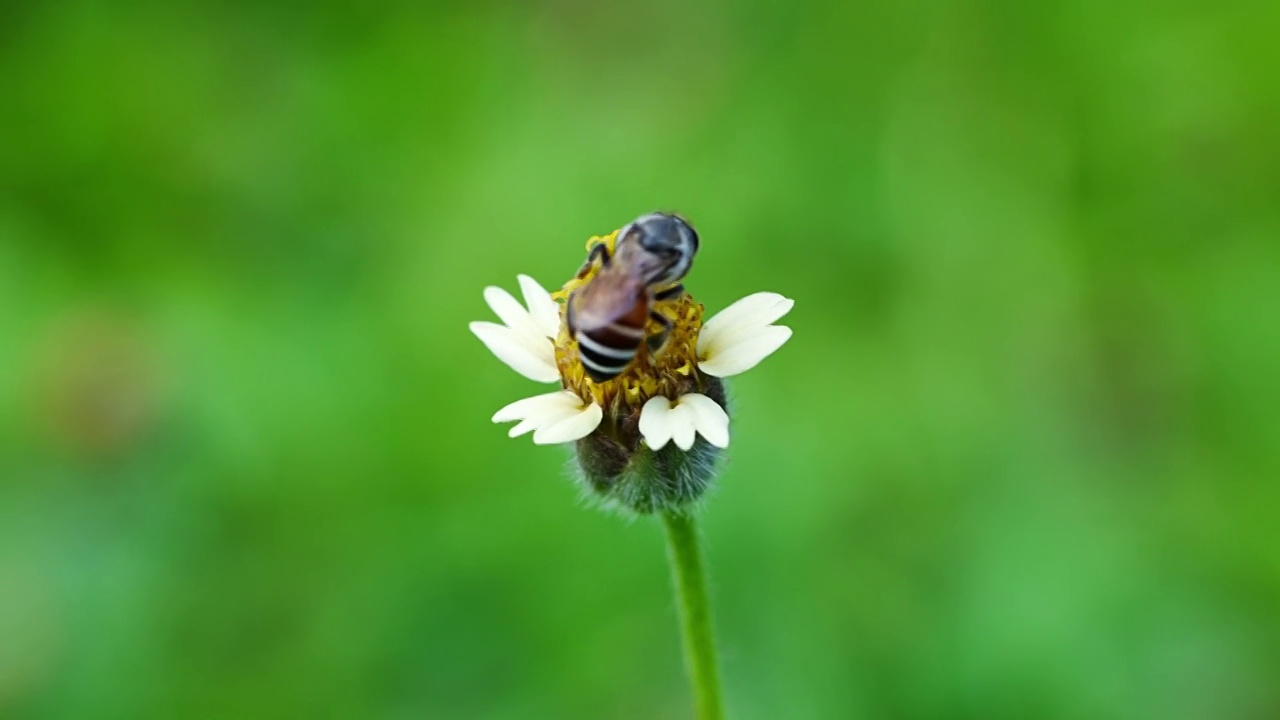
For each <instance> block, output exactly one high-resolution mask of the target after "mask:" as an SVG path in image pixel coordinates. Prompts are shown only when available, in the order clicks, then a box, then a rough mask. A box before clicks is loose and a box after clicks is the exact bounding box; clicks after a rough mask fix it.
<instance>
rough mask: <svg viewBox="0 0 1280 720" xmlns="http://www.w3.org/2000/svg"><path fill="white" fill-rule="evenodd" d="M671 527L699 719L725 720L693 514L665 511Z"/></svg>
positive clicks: (674, 572) (688, 664)
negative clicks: (722, 719)
mask: <svg viewBox="0 0 1280 720" xmlns="http://www.w3.org/2000/svg"><path fill="white" fill-rule="evenodd" d="M662 522H663V525H665V526H666V530H667V556H668V557H669V558H671V575H672V577H673V578H674V580H675V585H676V602H677V603H678V604H679V606H680V624H681V629H682V630H683V632H684V664H685V669H686V670H688V671H689V681H690V682H691V683H692V684H693V698H694V702H695V704H696V705H697V709H698V718H699V720H721V718H723V717H724V701H723V700H722V699H721V695H720V668H719V666H718V665H717V662H716V643H715V638H714V633H713V631H712V627H711V601H710V599H709V598H708V596H707V574H706V571H705V570H704V569H703V561H702V552H701V551H700V550H699V548H698V531H697V527H696V525H695V523H694V519H693V515H691V514H688V515H686V514H684V513H681V512H680V511H678V510H676V511H667V512H664V513H663V514H662Z"/></svg>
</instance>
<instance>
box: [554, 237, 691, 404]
mask: <svg viewBox="0 0 1280 720" xmlns="http://www.w3.org/2000/svg"><path fill="white" fill-rule="evenodd" d="M617 235H618V233H617V232H616V231H615V232H613V233H610V234H608V235H602V236H595V237H592V238H591V239H590V240H588V241H587V250H588V251H589V250H590V249H591V248H592V247H594V246H595V245H597V244H600V243H604V244H605V245H606V246H607V247H608V249H609V251H610V252H612V251H613V246H614V243H615V242H616V241H617ZM599 270H600V267H599V263H596V264H595V265H592V266H590V267H587V268H584V270H583V271H582V272H580V273H579V274H578V275H577V276H576V277H574V278H572V279H570V280H569V281H568V282H566V283H565V284H564V287H562V288H561V289H560V290H559V291H557V292H554V293H552V294H551V296H552V298H554V299H556V300H557V301H560V333H559V335H558V336H557V337H556V340H555V348H556V366H557V368H558V369H559V370H560V378H561V383H562V385H563V386H564V388H565V389H566V390H571V391H573V392H575V393H577V395H578V396H579V397H582V398H591V399H593V400H595V402H596V403H597V404H599V405H600V407H601V408H602V409H603V410H604V413H605V417H606V418H614V419H617V418H625V417H628V416H630V415H632V414H633V413H638V412H639V410H640V408H641V407H642V406H643V405H644V404H645V402H646V401H648V400H649V399H650V398H652V397H655V396H658V395H662V396H665V397H669V398H676V397H680V396H681V395H684V394H687V393H691V392H702V391H703V390H704V389H705V388H703V387H702V385H703V384H704V383H705V382H706V379H705V378H704V377H702V375H701V373H699V372H698V370H697V368H698V355H697V347H698V332H699V331H700V330H701V329H702V314H703V310H704V308H703V306H702V304H701V303H699V302H696V301H695V300H694V299H693V297H692V296H690V295H689V293H688V292H685V293H684V294H682V295H681V296H679V297H677V298H673V299H670V300H662V301H658V302H655V303H653V304H652V305H651V306H650V309H652V310H654V311H656V312H658V313H659V314H660V315H663V316H664V317H666V318H667V319H669V320H670V321H671V333H670V335H668V337H667V341H666V342H665V343H664V344H663V345H662V347H660V348H657V350H656V351H651V350H650V349H649V347H648V343H641V345H640V349H639V351H638V352H637V353H636V357H635V359H634V360H633V361H632V362H631V365H630V366H629V367H628V368H627V369H626V370H625V371H624V372H623V373H622V374H621V375H619V376H617V377H615V378H612V379H610V380H607V381H604V382H600V383H597V382H593V381H592V380H591V378H590V377H588V376H587V372H586V368H584V367H583V366H582V361H581V359H580V358H579V354H578V343H577V341H576V340H575V339H574V338H573V336H572V335H570V334H569V328H568V323H567V322H565V313H566V309H567V304H566V303H567V300H568V298H569V294H570V293H572V292H573V291H574V290H576V289H577V288H579V287H581V286H583V285H585V284H586V283H588V282H590V280H591V278H593V277H595V275H596V273H597V272H599ZM645 330H646V335H647V336H648V337H653V336H655V335H658V334H659V333H660V332H661V331H662V325H661V323H659V322H658V321H656V320H653V319H650V320H649V323H648V326H647V327H646V328H645Z"/></svg>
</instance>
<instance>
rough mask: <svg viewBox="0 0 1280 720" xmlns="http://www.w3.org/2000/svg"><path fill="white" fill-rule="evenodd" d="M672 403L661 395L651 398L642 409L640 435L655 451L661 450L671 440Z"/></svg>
mask: <svg viewBox="0 0 1280 720" xmlns="http://www.w3.org/2000/svg"><path fill="white" fill-rule="evenodd" d="M670 415H671V401H670V400H668V399H667V398H665V397H662V396H661V395H658V396H656V397H651V398H649V400H648V401H647V402H645V404H644V407H642V408H640V434H641V435H643V436H644V441H645V443H646V444H648V446H649V447H650V448H652V449H654V450H661V449H662V448H663V446H665V445H666V444H667V441H668V440H670V439H671V424H670V422H669V416H670Z"/></svg>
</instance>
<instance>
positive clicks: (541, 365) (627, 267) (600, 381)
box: [470, 213, 794, 513]
mask: <svg viewBox="0 0 1280 720" xmlns="http://www.w3.org/2000/svg"><path fill="white" fill-rule="evenodd" d="M697 247H698V237H697V234H696V233H695V232H694V231H693V228H692V227H690V226H689V225H688V223H687V222H686V221H684V220H683V219H682V218H680V217H678V216H675V215H668V214H662V213H653V214H650V215H645V216H642V217H640V218H638V219H637V220H635V221H633V222H631V223H629V224H628V225H626V226H624V227H623V228H622V229H620V230H617V231H615V232H613V233H611V234H609V235H605V236H597V237H593V238H591V239H590V240H588V242H587V249H588V250H589V253H590V254H589V255H588V258H587V262H586V264H584V265H583V267H582V268H581V269H580V270H579V271H578V273H577V275H576V276H575V277H573V278H572V279H570V280H569V281H568V282H567V283H565V284H564V286H563V287H562V288H561V289H560V290H558V291H557V292H555V293H548V292H547V291H546V290H545V289H543V287H542V286H541V285H539V284H538V283H537V282H536V281H535V280H533V279H532V278H530V277H528V276H525V275H521V276H519V278H518V281H519V284H520V290H521V293H522V295H523V296H524V305H521V304H520V302H519V301H517V300H516V299H515V298H514V297H513V296H512V295H511V294H510V293H508V292H506V291H505V290H502V289H500V288H497V287H488V288H486V289H485V291H484V298H485V301H486V302H487V303H488V304H489V307H490V308H491V309H492V310H493V312H494V314H496V315H497V316H498V318H499V319H500V320H501V321H502V324H498V323H493V322H473V323H471V326H470V327H471V331H472V332H473V333H474V334H475V335H476V337H478V338H479V339H480V341H481V342H483V343H484V344H485V346H486V347H488V348H489V350H490V351H491V352H493V354H494V355H496V356H497V357H498V359H499V360H501V361H503V362H504V363H506V364H507V365H509V366H510V367H511V369H513V370H515V371H516V372H518V373H520V374H521V375H523V376H525V377H527V378H529V379H530V380H535V381H538V382H545V383H552V382H558V383H559V384H560V389H559V390H557V391H554V392H550V393H545V394H541V395H535V396H533V397H528V398H524V399H522V400H517V401H516V402H513V403H511V404H510V405H507V406H506V407H503V408H502V409H500V410H498V411H497V412H496V413H494V415H493V422H495V423H504V422H516V425H514V426H513V427H512V428H511V429H510V431H509V434H510V436H511V437H517V436H520V435H524V434H527V433H530V432H532V433H533V441H534V443H537V444H540V445H548V444H559V443H569V442H575V443H576V449H577V455H578V462H579V465H580V467H581V468H582V471H583V475H584V479H585V481H586V482H587V484H588V485H589V486H590V487H591V489H592V490H594V491H595V492H596V493H597V494H599V495H600V496H602V497H603V498H605V499H606V500H608V501H610V502H612V503H614V504H618V505H622V506H624V507H628V508H631V509H632V510H635V511H637V512H641V513H645V512H652V511H655V510H666V509H672V508H679V507H680V506H683V505H685V504H687V503H689V502H691V501H693V500H696V499H697V498H698V497H700V496H702V495H703V493H704V492H705V490H706V488H707V486H708V485H709V483H710V481H711V477H712V475H713V474H714V469H715V465H716V462H717V461H718V459H719V456H720V451H721V450H722V449H723V448H727V447H728V446H729V437H730V433H729V414H728V412H727V409H726V407H727V402H726V398H725V389H724V383H723V381H722V378H725V377H729V376H732V375H737V374H739V373H742V372H745V371H747V370H750V369H751V368H753V367H755V366H756V365H757V364H759V363H760V361H761V360H763V359H764V358H766V357H768V356H769V355H771V354H772V353H773V352H774V351H776V350H777V349H778V348H779V347H781V346H782V345H783V343H785V342H786V341H787V340H788V339H789V338H790V337H791V329H790V328H788V327H785V326H780V325H775V324H774V323H775V322H777V321H778V320H779V319H781V318H782V317H783V316H784V315H786V314H787V313H788V312H789V311H790V310H791V307H792V305H793V304H794V301H792V300H791V299H789V298H786V297H783V296H782V295H779V294H777V293H769V292H760V293H755V294H752V295H748V296H747V297H745V298H742V299H741V300H739V301H737V302H735V303H733V304H732V305H730V306H729V307H727V308H725V309H724V310H723V311H721V312H720V313H719V314H717V315H715V316H714V317H712V318H710V319H709V320H706V321H705V322H704V321H703V312H704V308H703V306H702V305H701V304H700V303H697V302H695V301H694V299H693V297H692V296H691V295H690V294H689V293H688V292H687V291H686V290H685V289H684V286H683V284H682V282H681V281H682V280H683V278H684V276H685V274H686V273H687V272H688V270H689V267H690V266H691V265H692V261H693V257H694V255H695V254H696V252H697Z"/></svg>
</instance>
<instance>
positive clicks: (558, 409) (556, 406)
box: [493, 390, 604, 445]
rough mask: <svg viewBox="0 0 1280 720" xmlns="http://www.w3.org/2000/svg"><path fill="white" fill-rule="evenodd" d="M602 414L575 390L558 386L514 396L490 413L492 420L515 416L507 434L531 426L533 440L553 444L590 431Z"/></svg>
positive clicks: (518, 431) (523, 431) (568, 440)
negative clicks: (541, 393) (543, 392)
mask: <svg viewBox="0 0 1280 720" xmlns="http://www.w3.org/2000/svg"><path fill="white" fill-rule="evenodd" d="M603 414H604V413H603V411H602V410H601V409H600V406H599V405H597V404H595V403H583V401H582V398H580V397H578V396H577V395H576V394H574V393H572V392H569V391H568V390H560V391H558V392H553V393H547V394H546V395H534V396H533V397H528V398H525V399H523V400H517V401H515V402H513V403H511V404H510V405H508V406H506V407H504V408H502V409H501V410H499V411H498V412H496V413H494V415H493V421H494V422H496V423H500V422H510V421H512V420H519V421H520V422H519V424H517V425H516V426H515V427H513V428H511V431H510V432H509V433H508V435H510V436H511V437H519V436H520V435H524V434H525V433H527V432H529V431H530V430H532V431H533V441H534V442H535V443H537V444H539V445H554V444H555V443H562V442H570V441H573V440H577V439H578V438H582V437H586V436H587V435H590V434H591V431H592V430H595V429H596V427H597V426H598V425H600V418H601V417H602V416H603Z"/></svg>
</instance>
